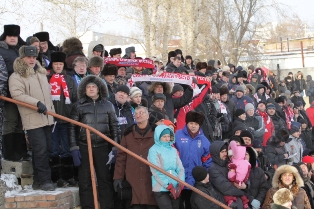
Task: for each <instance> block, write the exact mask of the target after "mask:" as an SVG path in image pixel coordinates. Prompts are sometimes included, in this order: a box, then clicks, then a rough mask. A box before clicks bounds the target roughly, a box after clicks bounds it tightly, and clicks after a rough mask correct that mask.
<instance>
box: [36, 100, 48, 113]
mask: <svg viewBox="0 0 314 209" xmlns="http://www.w3.org/2000/svg"><path fill="white" fill-rule="evenodd" d="M37 107H38V110H37V112H39V113H42V114H44V115H46V113H47V107H46V105H44V104H43V103H41V101H39V102H37Z"/></svg>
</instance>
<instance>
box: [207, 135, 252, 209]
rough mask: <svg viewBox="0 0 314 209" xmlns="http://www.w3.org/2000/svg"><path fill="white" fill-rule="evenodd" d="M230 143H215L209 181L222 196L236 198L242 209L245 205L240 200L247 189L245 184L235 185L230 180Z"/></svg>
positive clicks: (211, 148) (212, 145)
mask: <svg viewBox="0 0 314 209" xmlns="http://www.w3.org/2000/svg"><path fill="white" fill-rule="evenodd" d="M227 152H228V143H226V142H223V141H214V142H213V143H212V144H211V147H210V153H211V156H212V159H213V162H212V165H211V166H210V168H209V170H208V173H209V179H210V181H211V183H212V185H213V186H214V187H215V188H216V189H217V190H218V191H219V193H220V194H222V195H229V196H236V197H237V202H236V204H234V205H236V206H237V208H239V209H242V208H243V204H242V201H241V199H240V197H241V196H243V195H244V193H245V192H244V191H243V190H244V189H246V188H247V185H246V184H245V183H243V184H241V186H239V185H238V184H233V183H232V182H230V181H229V180H228V158H227V157H228V156H227Z"/></svg>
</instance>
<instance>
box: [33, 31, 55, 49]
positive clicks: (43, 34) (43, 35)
mask: <svg viewBox="0 0 314 209" xmlns="http://www.w3.org/2000/svg"><path fill="white" fill-rule="evenodd" d="M33 36H35V37H37V38H38V39H39V41H40V42H44V41H47V43H48V49H50V50H55V49H56V47H55V46H54V45H53V44H52V43H51V42H50V37H49V33H48V32H45V31H43V32H38V33H35V34H34V35H33Z"/></svg>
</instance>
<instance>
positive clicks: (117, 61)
mask: <svg viewBox="0 0 314 209" xmlns="http://www.w3.org/2000/svg"><path fill="white" fill-rule="evenodd" d="M104 63H105V64H113V65H116V66H126V67H127V66H134V67H143V68H155V65H154V60H151V59H123V58H112V57H106V58H104Z"/></svg>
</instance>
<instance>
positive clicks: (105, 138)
mask: <svg viewBox="0 0 314 209" xmlns="http://www.w3.org/2000/svg"><path fill="white" fill-rule="evenodd" d="M0 99H2V100H4V101H8V102H12V103H15V104H17V105H21V106H24V107H27V108H30V109H33V110H36V111H37V109H38V108H37V107H35V106H33V105H30V104H27V103H25V102H21V101H17V100H14V99H11V98H8V97H5V96H0ZM47 114H48V115H51V116H53V117H55V118H59V119H61V120H64V121H67V122H69V123H72V124H75V125H77V126H80V127H83V128H85V129H86V135H87V142H88V143H87V145H88V156H89V163H90V170H91V179H92V187H93V195H94V205H95V208H96V209H98V201H97V198H98V195H97V189H96V177H95V170H94V164H93V154H92V146H91V138H90V132H93V133H95V134H97V135H98V136H100V137H101V138H103V139H104V140H106V141H107V142H109V143H111V144H112V145H113V146H115V147H117V148H118V149H120V150H122V151H123V152H126V153H127V154H128V155H131V156H132V157H134V158H136V159H137V160H139V161H141V162H142V163H145V164H146V165H148V166H150V167H152V168H154V169H156V170H158V171H159V172H161V173H163V174H165V175H166V176H168V177H170V178H172V179H174V180H176V181H177V182H179V183H181V184H183V185H184V186H185V187H187V188H189V189H191V190H192V191H194V192H196V193H197V194H199V195H201V196H202V197H204V198H206V199H207V200H209V201H211V202H213V203H215V204H217V205H219V206H220V207H222V208H224V209H231V208H230V207H228V206H226V205H225V204H223V203H221V202H219V201H218V200H216V199H215V198H213V197H211V196H209V195H207V194H205V193H204V192H202V191H200V190H199V189H196V188H195V187H193V186H192V185H190V184H188V183H186V182H184V181H182V180H181V179H179V178H177V177H176V176H173V175H172V174H170V173H167V172H166V171H164V170H163V169H161V168H159V167H158V166H156V165H154V164H152V163H150V162H149V161H147V160H146V159H144V158H142V157H140V156H138V155H137V154H135V153H133V152H131V151H130V150H128V149H126V148H125V147H123V146H121V145H120V144H118V143H117V142H115V141H114V140H112V139H110V138H109V137H107V136H106V135H104V134H102V133H101V132H99V131H98V130H96V129H95V128H93V127H90V126H88V125H86V124H83V123H80V122H78V121H75V120H72V119H70V118H67V117H64V116H62V115H59V114H56V113H54V112H50V111H47Z"/></svg>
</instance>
